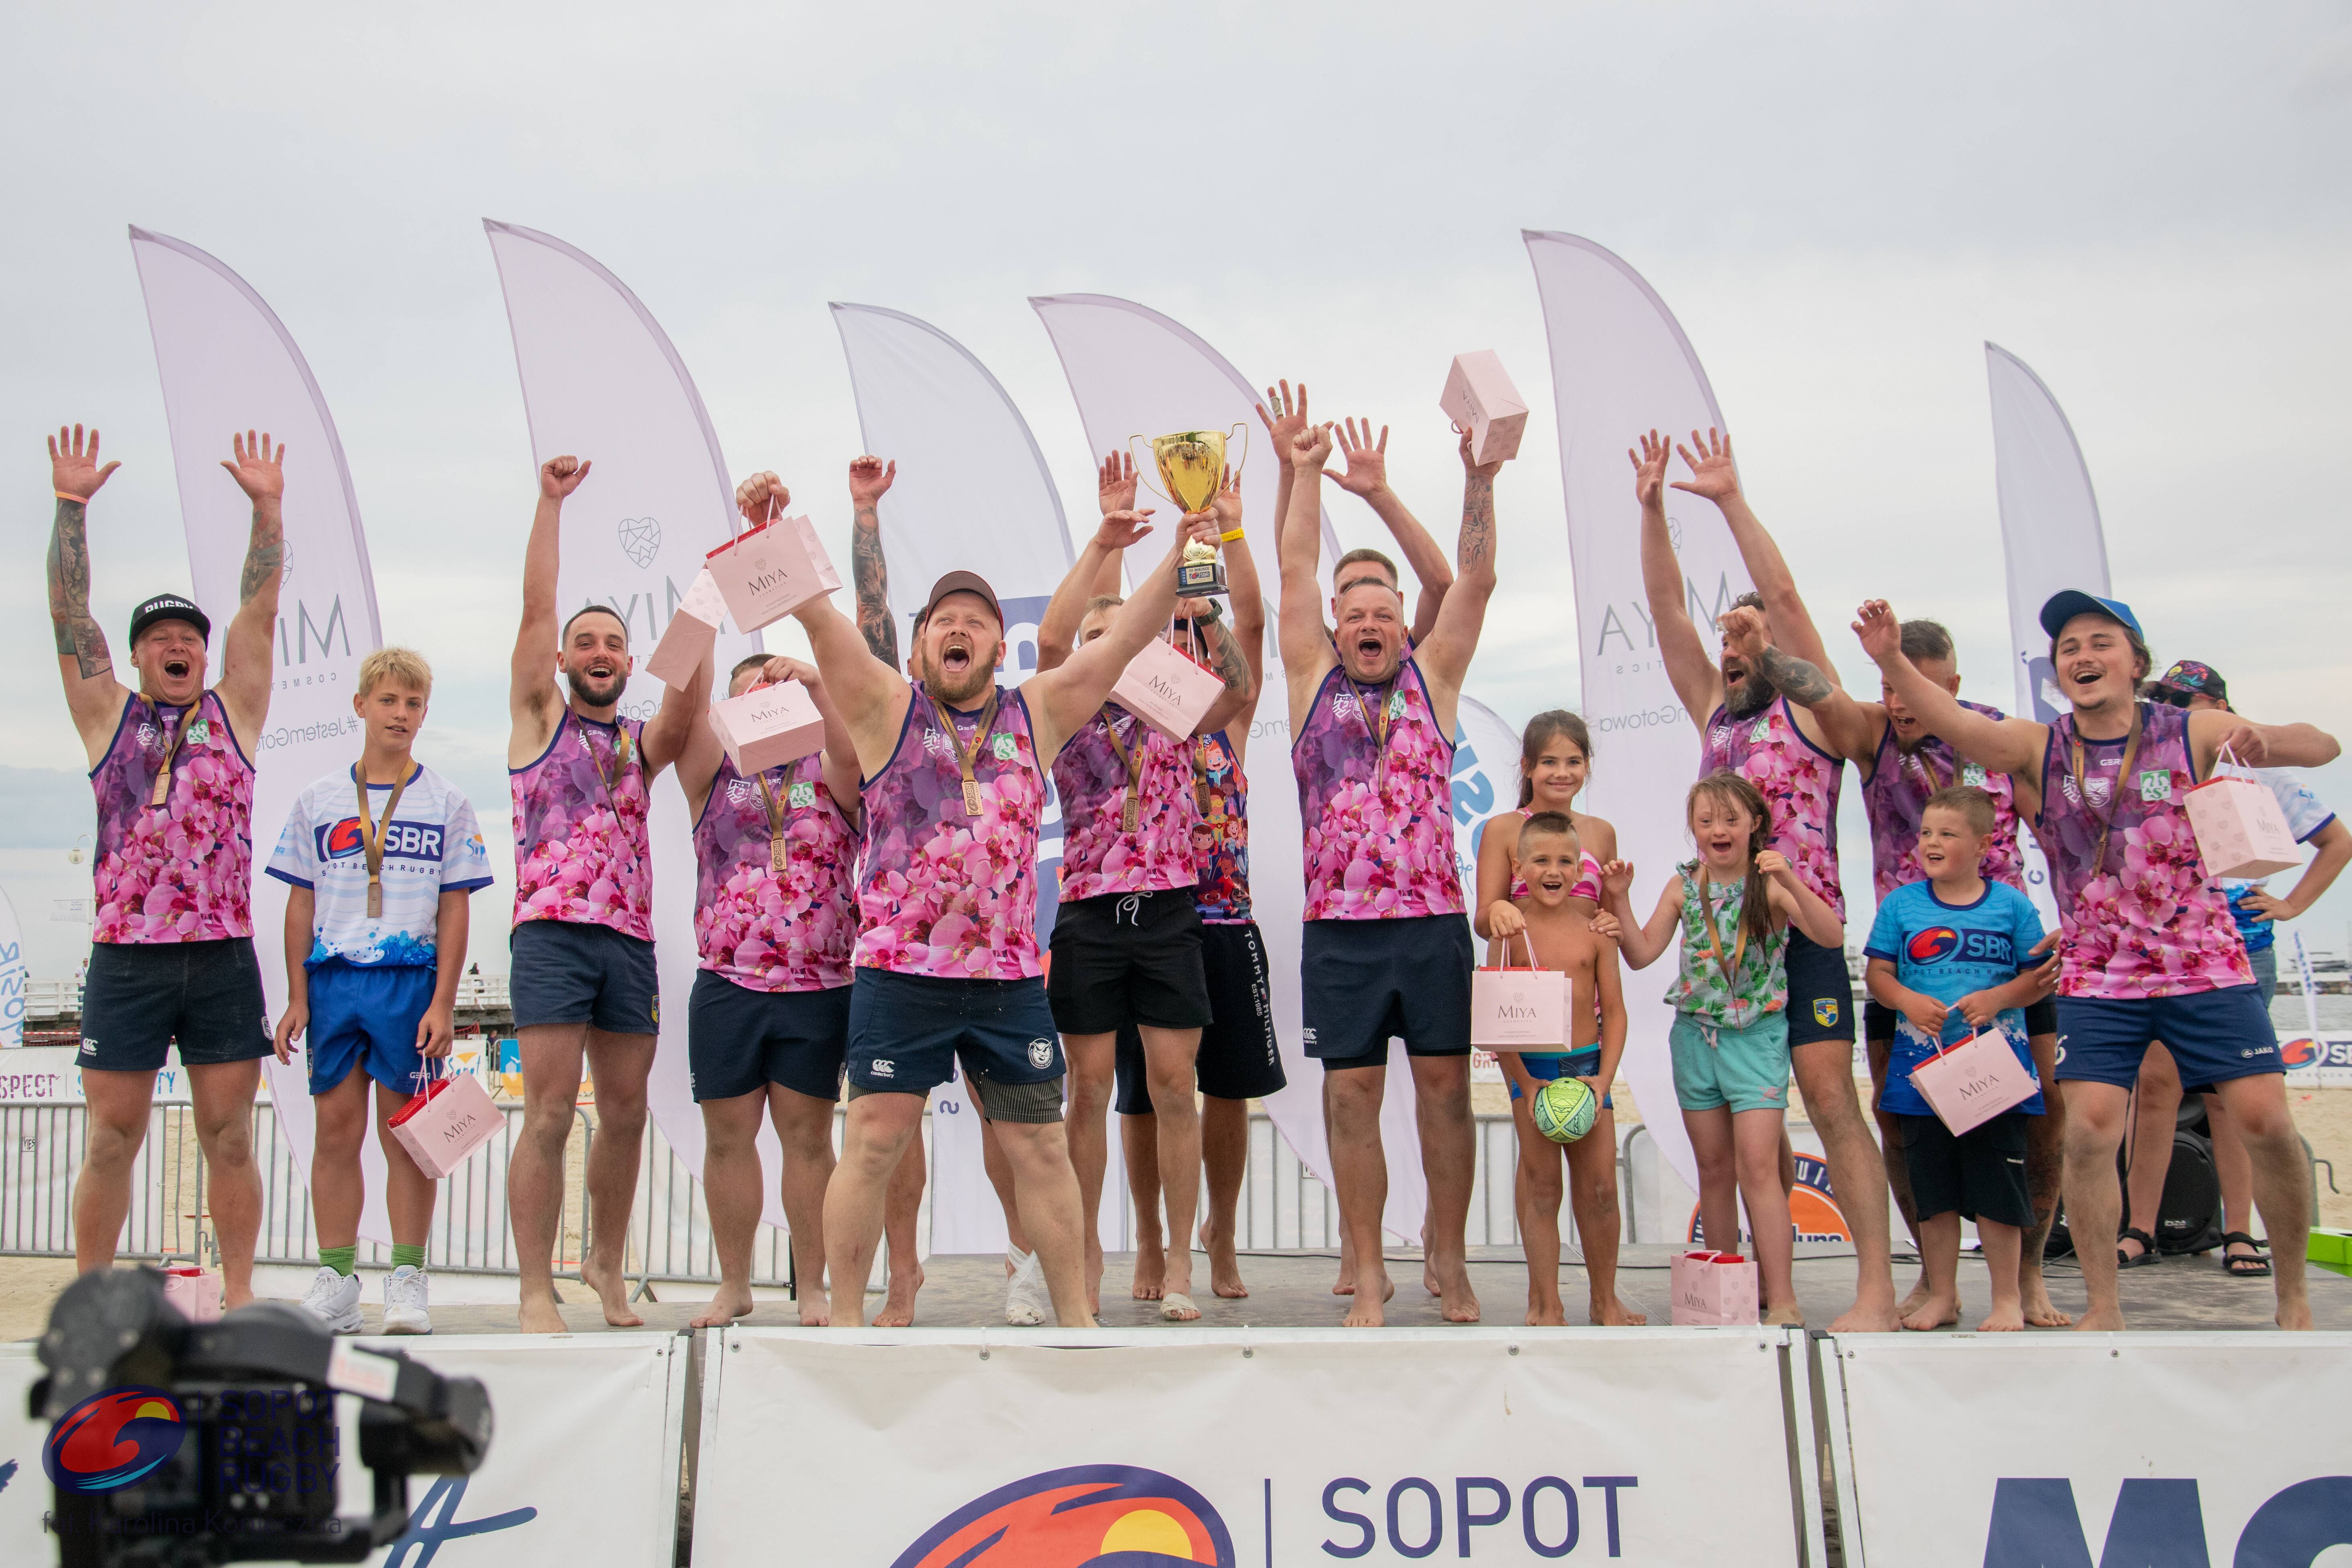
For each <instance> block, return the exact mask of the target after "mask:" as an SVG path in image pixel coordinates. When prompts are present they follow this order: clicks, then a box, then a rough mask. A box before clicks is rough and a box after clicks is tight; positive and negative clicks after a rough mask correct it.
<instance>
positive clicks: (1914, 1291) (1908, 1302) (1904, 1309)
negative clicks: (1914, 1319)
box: [1895, 1274, 1927, 1318]
mask: <svg viewBox="0 0 2352 1568" xmlns="http://www.w3.org/2000/svg"><path fill="white" fill-rule="evenodd" d="M1926 1305H1927V1275H1925V1274H1922V1275H1920V1276H1919V1278H1918V1279H1916V1280H1914V1281H1913V1282H1912V1285H1911V1294H1909V1295H1908V1296H1906V1297H1904V1298H1903V1300H1901V1301H1900V1302H1898V1303H1897V1304H1896V1306H1895V1316H1896V1317H1898V1318H1907V1317H1909V1316H1910V1315H1911V1314H1912V1313H1914V1312H1916V1311H1917V1310H1919V1309H1920V1308H1922V1307H1924V1306H1926Z"/></svg>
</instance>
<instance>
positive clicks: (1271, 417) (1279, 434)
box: [1257, 381, 1307, 452]
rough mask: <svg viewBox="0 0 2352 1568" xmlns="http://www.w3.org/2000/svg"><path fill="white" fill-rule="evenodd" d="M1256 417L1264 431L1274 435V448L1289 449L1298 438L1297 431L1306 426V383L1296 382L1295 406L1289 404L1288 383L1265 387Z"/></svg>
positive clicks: (1278, 449)
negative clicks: (1296, 397) (1296, 398)
mask: <svg viewBox="0 0 2352 1568" xmlns="http://www.w3.org/2000/svg"><path fill="white" fill-rule="evenodd" d="M1257 417H1258V422H1259V423H1260V424H1262V425H1264V426H1265V433H1266V434H1267V435H1269V436H1271V437H1274V449H1275V450H1276V451H1277V452H1287V451H1289V450H1290V444H1291V443H1292V442H1293V441H1295V440H1297V438H1298V433H1299V432H1300V431H1301V430H1304V429H1306V428H1307V384H1306V383H1305V382H1303V381H1302V382H1300V383H1299V384H1298V402H1297V406H1296V407H1294V406H1292V405H1291V395H1290V383H1288V382H1283V383H1280V384H1279V385H1278V386H1269V387H1267V388H1266V389H1265V402H1264V403H1261V404H1259V405H1257Z"/></svg>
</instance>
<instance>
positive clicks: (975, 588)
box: [915, 572, 1004, 627]
mask: <svg viewBox="0 0 2352 1568" xmlns="http://www.w3.org/2000/svg"><path fill="white" fill-rule="evenodd" d="M950 594H977V595H980V596H981V597H982V598H983V599H985V600H987V601H988V609H989V613H990V614H991V615H992V616H995V617H996V624H997V626H1000V627H1002V626H1003V625H1004V606H1003V605H999V604H998V603H997V602H996V590H995V589H993V588H992V587H990V586H989V585H988V579H987V578H985V577H983V576H982V575H981V574H979V573H977V572H950V573H949V574H947V575H946V576H944V577H942V578H940V580H939V581H938V582H936V583H934V584H931V596H930V597H929V598H928V599H925V600H924V601H923V613H922V614H921V615H919V616H916V617H915V624H916V625H917V626H920V625H921V624H922V623H923V622H925V621H927V620H929V619H930V618H931V612H932V611H933V610H936V609H938V608H939V607H940V600H941V599H944V598H946V597H947V596H948V595H950Z"/></svg>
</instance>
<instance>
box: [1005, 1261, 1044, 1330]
mask: <svg viewBox="0 0 2352 1568" xmlns="http://www.w3.org/2000/svg"><path fill="white" fill-rule="evenodd" d="M1004 1259H1005V1261H1006V1262H1008V1263H1010V1264H1012V1265H1013V1278H1012V1279H1008V1280H1006V1281H1005V1285H1004V1321H1006V1322H1008V1323H1010V1324H1012V1325H1013V1327H1014V1328H1016V1329H1034V1328H1035V1327H1036V1326H1037V1325H1038V1324H1040V1323H1042V1322H1044V1321H1045V1314H1046V1311H1047V1310H1048V1309H1049V1308H1050V1307H1051V1306H1052V1305H1053V1302H1052V1300H1051V1298H1050V1297H1048V1296H1047V1294H1046V1292H1045V1265H1044V1264H1042V1263H1039V1262H1038V1261H1037V1255H1036V1254H1035V1253H1034V1252H1024V1251H1022V1250H1021V1249H1020V1248H1018V1247H1013V1248H1011V1249H1010V1250H1008V1251H1007V1252H1006V1253H1005V1254H1004Z"/></svg>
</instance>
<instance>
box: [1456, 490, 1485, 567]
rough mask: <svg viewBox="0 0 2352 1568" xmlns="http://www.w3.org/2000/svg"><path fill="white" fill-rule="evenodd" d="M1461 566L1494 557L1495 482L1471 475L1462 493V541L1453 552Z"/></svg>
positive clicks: (1478, 562)
mask: <svg viewBox="0 0 2352 1568" xmlns="http://www.w3.org/2000/svg"><path fill="white" fill-rule="evenodd" d="M1456 554H1457V556H1458V557H1459V559H1460V561H1461V563H1462V564H1463V566H1464V567H1465V568H1467V567H1470V566H1474V565H1483V564H1485V563H1487V562H1490V561H1492V560H1493V559H1494V556H1495V481H1494V480H1493V479H1488V478H1487V477H1486V475H1484V474H1473V475H1471V476H1470V481H1469V483H1468V484H1467V485H1466V486H1465V487H1464V489H1463V495H1462V543H1461V547H1460V548H1459V550H1458V551H1457V552H1456Z"/></svg>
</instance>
